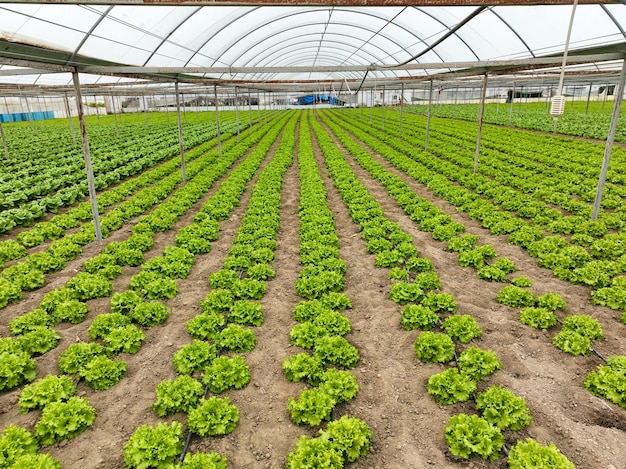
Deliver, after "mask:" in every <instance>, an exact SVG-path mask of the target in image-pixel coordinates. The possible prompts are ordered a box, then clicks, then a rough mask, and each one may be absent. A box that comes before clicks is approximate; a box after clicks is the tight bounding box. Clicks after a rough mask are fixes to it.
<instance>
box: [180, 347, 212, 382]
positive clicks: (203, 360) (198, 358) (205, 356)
mask: <svg viewBox="0 0 626 469" xmlns="http://www.w3.org/2000/svg"><path fill="white" fill-rule="evenodd" d="M216 356H217V349H216V348H215V345H213V344H211V343H209V342H204V341H202V340H197V339H194V340H192V341H191V344H187V345H183V346H182V347H181V348H180V349H178V350H177V351H176V352H175V353H174V368H175V369H176V372H177V373H180V374H181V375H188V374H191V373H194V372H196V371H201V370H204V369H205V368H206V367H207V366H209V365H210V364H211V362H212V361H213V360H214V359H215V357H216Z"/></svg>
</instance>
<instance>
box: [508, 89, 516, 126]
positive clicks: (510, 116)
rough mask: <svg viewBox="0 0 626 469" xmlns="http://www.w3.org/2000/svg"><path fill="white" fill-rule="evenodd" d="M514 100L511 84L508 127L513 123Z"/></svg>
mask: <svg viewBox="0 0 626 469" xmlns="http://www.w3.org/2000/svg"><path fill="white" fill-rule="evenodd" d="M514 100H515V82H513V91H512V92H511V105H510V106H509V127H511V124H512V123H513V101H514Z"/></svg>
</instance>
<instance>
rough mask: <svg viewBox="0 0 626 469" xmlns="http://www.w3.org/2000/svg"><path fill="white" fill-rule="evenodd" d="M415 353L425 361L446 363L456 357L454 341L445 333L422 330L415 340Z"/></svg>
mask: <svg viewBox="0 0 626 469" xmlns="http://www.w3.org/2000/svg"><path fill="white" fill-rule="evenodd" d="M415 355H417V358H419V359H420V360H421V361H423V362H425V363H446V362H449V361H451V360H453V359H454V342H452V339H450V337H448V336H447V335H445V334H439V333H434V332H428V331H426V332H422V333H420V335H419V336H418V337H417V339H416V340H415Z"/></svg>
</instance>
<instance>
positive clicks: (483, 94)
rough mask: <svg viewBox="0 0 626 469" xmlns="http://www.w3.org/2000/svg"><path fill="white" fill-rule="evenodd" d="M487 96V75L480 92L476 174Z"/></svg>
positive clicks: (475, 158) (475, 161)
mask: <svg viewBox="0 0 626 469" xmlns="http://www.w3.org/2000/svg"><path fill="white" fill-rule="evenodd" d="M486 96H487V74H486V73H485V75H484V76H483V88H482V90H481V92H480V106H479V107H478V135H477V136H476V153H475V155H474V172H475V173H476V172H478V155H479V154H480V138H481V136H482V134H483V117H484V115H485V97H486Z"/></svg>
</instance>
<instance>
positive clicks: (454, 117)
mask: <svg viewBox="0 0 626 469" xmlns="http://www.w3.org/2000/svg"><path fill="white" fill-rule="evenodd" d="M458 97H459V87H458V86H457V87H456V89H455V90H454V108H452V118H453V119H456V102H457V99H458Z"/></svg>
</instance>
